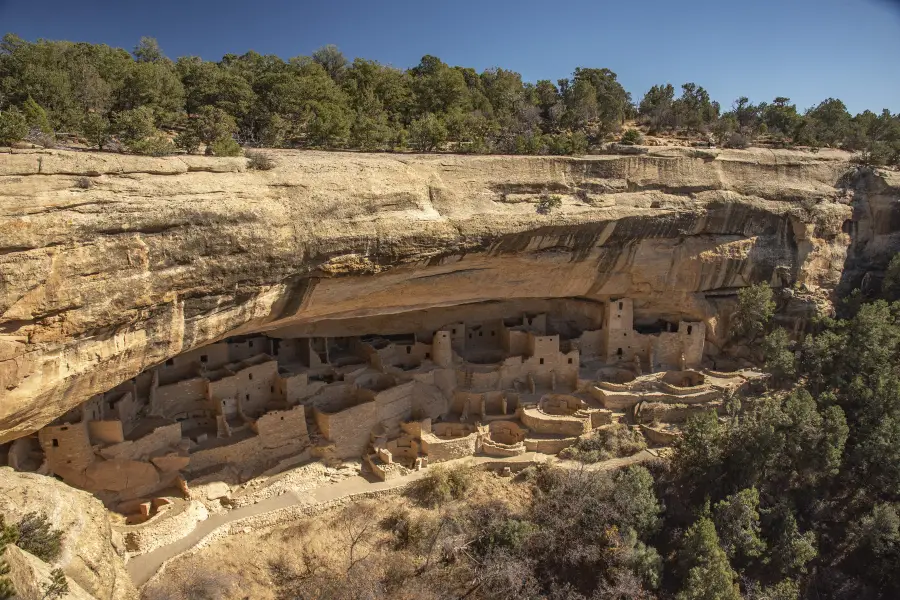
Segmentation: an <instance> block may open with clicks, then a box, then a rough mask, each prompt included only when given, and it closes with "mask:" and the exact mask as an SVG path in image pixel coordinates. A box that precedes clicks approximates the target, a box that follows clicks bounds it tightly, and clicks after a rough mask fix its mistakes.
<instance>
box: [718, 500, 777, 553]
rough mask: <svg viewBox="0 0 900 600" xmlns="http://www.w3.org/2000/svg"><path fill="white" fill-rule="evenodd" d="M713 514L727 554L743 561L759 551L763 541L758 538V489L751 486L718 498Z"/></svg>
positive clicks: (762, 549)
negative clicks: (722, 498)
mask: <svg viewBox="0 0 900 600" xmlns="http://www.w3.org/2000/svg"><path fill="white" fill-rule="evenodd" d="M713 515H714V517H713V520H714V522H715V525H716V531H717V532H718V533H719V535H720V536H721V540H722V547H723V548H724V549H725V553H726V554H727V555H728V558H730V559H732V560H735V559H738V560H742V561H745V560H747V559H750V558H757V557H759V556H761V555H762V553H763V551H764V550H765V549H766V544H765V542H764V541H763V540H762V539H761V538H760V525H759V492H758V491H757V489H756V488H755V487H751V488H748V489H745V490H741V491H740V492H738V493H736V494H732V495H731V496H728V497H727V498H725V499H724V500H722V501H720V502H718V503H717V504H716V505H715V506H714V507H713Z"/></svg>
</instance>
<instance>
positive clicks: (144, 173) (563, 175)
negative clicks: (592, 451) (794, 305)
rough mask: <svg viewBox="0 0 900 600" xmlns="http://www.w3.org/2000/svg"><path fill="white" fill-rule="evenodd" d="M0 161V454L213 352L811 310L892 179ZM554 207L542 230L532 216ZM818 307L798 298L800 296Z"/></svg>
mask: <svg viewBox="0 0 900 600" xmlns="http://www.w3.org/2000/svg"><path fill="white" fill-rule="evenodd" d="M272 154H273V156H274V157H275V158H276V161H277V166H276V168H274V169H273V170H268V171H252V170H248V169H247V166H246V160H245V159H243V158H235V159H225V158H211V157H210V158H207V157H193V156H182V157H169V158H143V157H135V156H126V155H118V154H107V153H89V152H68V151H40V152H19V153H14V154H5V155H2V156H0V442H2V441H7V440H10V439H14V438H17V437H20V436H22V435H25V434H28V433H30V432H33V431H34V430H36V429H38V428H39V427H42V426H43V425H45V424H47V423H49V422H50V421H51V420H53V419H55V418H56V417H58V416H59V415H61V414H63V413H64V412H65V411H67V410H69V409H70V408H72V407H74V406H76V405H78V404H80V403H81V402H83V401H84V400H86V399H87V398H88V397H90V396H92V395H94V394H97V393H101V392H104V391H106V390H109V389H111V388H112V387H114V386H116V385H118V384H119V383H121V382H123V381H125V380H126V379H129V378H131V377H134V376H135V375H137V374H138V373H140V372H142V371H143V370H145V369H147V368H149V367H151V366H153V365H156V364H159V363H160V362H162V361H165V360H166V359H168V358H170V357H172V356H175V355H177V354H179V353H182V352H185V351H187V350H190V349H192V348H196V347H199V346H203V345H206V344H208V343H211V342H214V341H216V340H219V339H222V338H224V337H226V336H230V335H238V334H245V333H251V332H256V331H270V330H279V329H284V328H287V329H288V330H291V331H294V332H297V331H304V332H309V333H312V334H314V335H350V334H354V333H356V334H358V333H364V332H367V331H369V332H371V331H376V330H377V331H378V332H379V333H392V332H394V331H410V326H409V325H410V322H414V323H419V324H425V323H429V324H435V323H436V324H437V325H436V326H439V325H440V324H441V323H442V322H443V323H446V322H450V321H451V320H452V313H454V312H458V311H478V312H481V313H484V314H487V313H491V312H496V313H497V314H510V311H511V310H512V311H515V310H527V309H528V308H529V307H530V306H534V305H536V304H540V303H541V302H547V301H549V300H552V299H577V300H579V301H584V302H591V301H604V300H609V299H610V298H615V297H621V296H628V297H631V298H633V299H634V306H635V318H636V322H638V321H640V320H645V321H647V322H652V321H654V320H656V319H658V318H669V319H679V318H683V319H691V320H701V319H702V320H705V321H706V322H707V325H708V326H707V331H708V336H709V340H708V341H709V344H708V346H709V348H711V349H712V351H715V349H716V346H717V342H718V340H719V338H720V337H721V334H722V332H721V329H722V327H721V325H720V324H719V323H720V319H719V315H720V313H721V312H722V311H721V308H722V303H727V302H730V301H731V300H730V298H733V296H734V294H735V293H736V290H737V289H738V288H740V287H741V286H746V285H748V284H750V283H753V282H757V281H765V282H770V283H772V284H773V285H777V286H785V287H787V286H795V284H802V286H801V287H803V288H804V289H806V290H811V291H813V292H814V293H817V294H818V299H819V301H820V304H821V302H822V299H824V298H827V297H828V294H829V293H830V292H831V291H833V290H835V289H837V288H839V287H840V286H842V285H843V286H848V285H858V284H859V281H861V280H862V279H863V276H864V275H865V272H866V270H867V269H868V268H869V266H870V265H872V264H876V266H877V265H878V264H883V263H884V262H885V261H886V257H887V252H888V251H889V250H892V249H894V248H896V246H897V243H898V234H897V233H896V232H897V231H898V230H900V209H898V207H897V204H898V201H897V199H898V197H900V185H898V184H900V178H898V177H897V176H896V174H893V173H886V174H885V173H882V174H875V173H871V172H866V173H862V174H861V173H860V171H859V170H858V169H856V168H855V167H854V166H853V165H852V164H851V163H850V162H849V155H846V154H843V153H840V152H836V151H834V152H831V151H822V152H820V153H817V154H810V153H802V152H791V151H771V150H749V151H718V150H713V151H707V150H703V151H696V150H689V149H675V148H672V149H655V152H654V153H653V154H650V155H642V156H612V155H610V156H606V155H604V156H594V157H588V158H562V157H503V156H471V157H468V156H456V155H428V156H418V155H406V154H374V155H373V154H357V153H331V152H294V151H277V152H273V153H272ZM548 194H549V195H552V196H559V199H560V200H561V206H560V207H559V208H554V209H553V210H551V212H550V213H549V214H542V213H541V212H539V210H537V209H538V206H539V202H540V200H541V197H542V196H545V195H548ZM813 295H815V294H813Z"/></svg>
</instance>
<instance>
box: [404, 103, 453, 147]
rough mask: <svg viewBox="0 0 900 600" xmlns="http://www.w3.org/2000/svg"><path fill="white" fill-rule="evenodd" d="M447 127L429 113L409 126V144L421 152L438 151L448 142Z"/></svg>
mask: <svg viewBox="0 0 900 600" xmlns="http://www.w3.org/2000/svg"><path fill="white" fill-rule="evenodd" d="M447 135H448V133H447V127H446V126H445V125H444V122H443V121H441V119H439V118H438V117H436V116H435V115H433V114H431V113H428V114H427V115H425V116H424V117H422V118H420V119H416V120H414V121H413V122H412V123H411V124H410V126H409V142H410V144H412V146H413V148H415V149H416V150H419V151H420V152H433V151H435V150H438V149H439V148H440V147H441V146H442V145H443V143H444V142H445V141H446V140H447Z"/></svg>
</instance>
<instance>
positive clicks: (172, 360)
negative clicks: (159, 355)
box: [166, 358, 175, 367]
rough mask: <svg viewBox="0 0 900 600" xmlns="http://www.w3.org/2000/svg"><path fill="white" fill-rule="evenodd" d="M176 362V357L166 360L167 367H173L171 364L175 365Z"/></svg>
mask: <svg viewBox="0 0 900 600" xmlns="http://www.w3.org/2000/svg"><path fill="white" fill-rule="evenodd" d="M174 364H175V359H174V358H170V359H169V360H167V361H166V366H167V367H171V366H173V365H174Z"/></svg>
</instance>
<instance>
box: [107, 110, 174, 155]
mask: <svg viewBox="0 0 900 600" xmlns="http://www.w3.org/2000/svg"><path fill="white" fill-rule="evenodd" d="M114 123H115V129H116V131H117V132H118V134H119V140H120V141H121V142H122V143H123V144H124V145H125V147H126V148H127V149H128V150H129V151H131V152H134V153H135V154H144V155H148V156H165V155H167V154H171V153H172V152H173V151H174V150H175V146H174V145H173V144H172V142H170V141H169V140H168V138H166V137H165V136H164V135H163V134H162V132H160V131H159V130H157V129H156V127H155V126H154V124H153V111H152V110H151V109H150V108H149V107H147V106H142V107H140V108H135V109H132V110H126V111H122V112H120V113H118V114H116V115H115V118H114Z"/></svg>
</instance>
